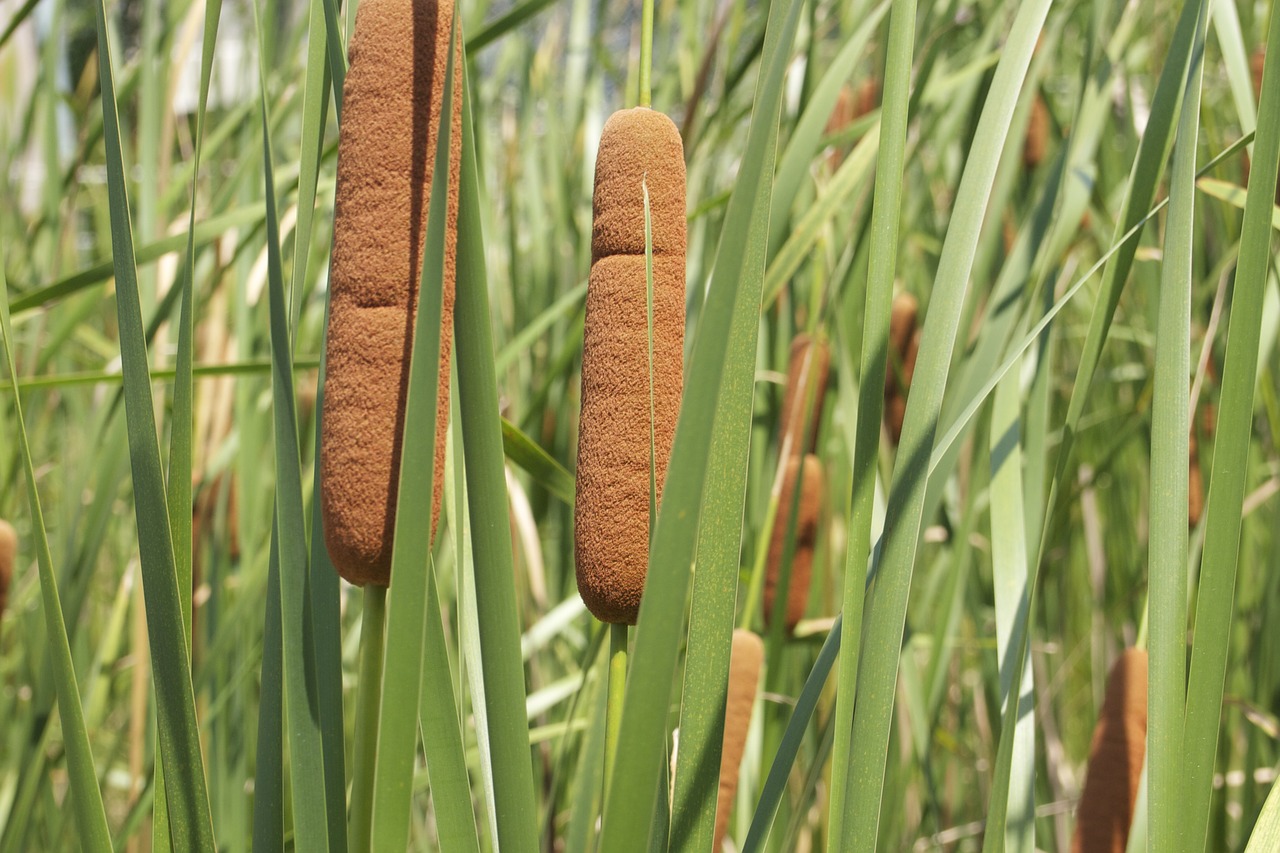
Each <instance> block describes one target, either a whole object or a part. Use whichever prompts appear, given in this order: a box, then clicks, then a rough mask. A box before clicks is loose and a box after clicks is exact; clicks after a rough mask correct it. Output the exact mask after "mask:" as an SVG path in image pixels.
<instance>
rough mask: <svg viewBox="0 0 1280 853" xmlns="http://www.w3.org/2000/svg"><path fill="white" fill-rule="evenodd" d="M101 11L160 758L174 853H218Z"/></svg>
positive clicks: (110, 183) (110, 180)
mask: <svg viewBox="0 0 1280 853" xmlns="http://www.w3.org/2000/svg"><path fill="white" fill-rule="evenodd" d="M95 12H96V14H97V29H98V74H99V80H100V83H101V87H102V114H103V139H104V141H105V143H106V154H107V193H108V197H109V203H110V212H111V213H110V218H111V244H112V259H113V261H112V262H113V266H114V270H115V279H116V314H117V321H118V323H119V329H120V356H121V361H122V367H123V373H124V400H125V417H126V420H127V422H128V431H129V459H130V462H131V463H132V466H133V491H134V512H135V517H136V521H137V528H138V542H139V547H140V550H141V559H142V578H143V584H142V585H143V592H144V594H145V598H146V609H147V634H148V640H149V644H150V648H151V659H152V665H153V667H154V671H155V691H156V714H157V722H158V737H159V739H160V760H161V761H162V762H163V764H164V772H165V777H166V778H167V779H168V780H169V781H170V782H171V785H169V786H167V790H170V791H171V792H172V796H171V797H170V798H169V826H170V836H171V838H172V840H173V844H174V847H175V848H178V849H183V850H202V851H204V850H213V849H214V848H215V845H214V840H213V822H212V818H211V816H210V813H209V796H208V792H207V789H206V783H205V775H204V759H203V757H202V754H201V751H200V736H199V731H198V728H197V723H196V711H195V695H194V693H193V691H192V688H191V668H190V663H189V656H190V653H189V644H188V643H187V640H186V631H185V630H184V628H183V618H182V601H181V596H180V594H179V590H178V579H177V570H176V564H175V562H174V549H173V538H172V531H171V530H170V528H169V520H168V519H169V516H168V508H167V501H166V494H165V483H164V473H163V469H162V467H161V463H160V445H159V441H158V438H157V433H156V419H155V407H154V401H153V398H152V394H151V378H150V373H149V368H148V360H147V349H146V342H145V340H144V334H143V326H142V305H141V301H140V297H139V293H138V271H137V267H136V265H135V262H134V254H133V230H132V224H131V220H130V214H129V198H128V190H127V184H126V177H125V169H124V158H123V153H122V151H121V145H120V120H119V114H118V112H117V108H116V100H115V87H114V85H113V77H112V73H113V72H112V66H111V46H110V38H109V37H108V33H107V13H106V7H105V4H104V2H102V0H99V2H98V3H96V4H95ZM175 638H177V639H175Z"/></svg>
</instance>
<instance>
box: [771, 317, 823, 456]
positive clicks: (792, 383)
mask: <svg viewBox="0 0 1280 853" xmlns="http://www.w3.org/2000/svg"><path fill="white" fill-rule="evenodd" d="M830 370H831V348H830V347H829V346H828V345H827V342H826V340H825V339H824V338H822V337H819V338H817V339H816V340H815V339H812V338H810V337H809V336H808V335H805V334H800V335H796V337H795V339H794V340H793V341H792V342H791V355H790V358H789V359H788V360H787V384H786V386H785V387H784V389H783V392H782V434H781V436H780V438H779V441H780V442H781V443H782V444H786V441H787V437H788V436H790V437H791V454H790V455H792V456H802V455H804V454H805V453H807V452H808V451H809V449H810V448H812V447H813V446H814V444H815V443H816V442H817V440H818V422H819V421H821V420H822V403H823V400H824V399H825V397H826V393H827V375H828V373H829V372H830ZM806 403H808V408H805V404H806ZM806 424H807V425H808V426H807V429H806Z"/></svg>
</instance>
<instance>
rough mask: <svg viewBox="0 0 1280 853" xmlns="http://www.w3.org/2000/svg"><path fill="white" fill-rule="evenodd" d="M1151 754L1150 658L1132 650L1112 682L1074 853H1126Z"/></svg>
mask: <svg viewBox="0 0 1280 853" xmlns="http://www.w3.org/2000/svg"><path fill="white" fill-rule="evenodd" d="M1146 749H1147V653H1146V651H1144V650H1142V649H1126V650H1125V651H1124V653H1123V654H1121V655H1120V659H1119V660H1117V661H1116V662H1115V665H1114V666H1113V667H1112V668H1111V675H1109V676H1108V677H1107V695H1106V697H1105V698H1104V699H1103V701H1102V711H1101V712H1100V713H1099V714H1098V725H1097V727H1096V728H1095V729H1094V730H1093V743H1092V745H1091V746H1090V747H1089V769H1088V770H1087V771H1086V776H1085V780H1084V793H1083V794H1082V795H1081V797H1080V806H1079V808H1078V809H1077V810H1076V832H1075V836H1074V838H1073V839H1072V841H1071V851H1072V853H1123V851H1124V849H1125V844H1126V842H1127V840H1128V837H1129V824H1130V823H1131V822H1132V821H1133V804H1134V801H1135V800H1136V799H1137V796H1138V783H1139V781H1140V780H1141V778H1142V762H1143V758H1144V757H1145V755H1146Z"/></svg>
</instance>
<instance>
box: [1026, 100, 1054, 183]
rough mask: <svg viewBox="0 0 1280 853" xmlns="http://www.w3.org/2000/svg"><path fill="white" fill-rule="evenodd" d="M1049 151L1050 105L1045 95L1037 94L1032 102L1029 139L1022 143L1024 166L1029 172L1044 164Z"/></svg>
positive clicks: (1028, 127) (1028, 130)
mask: <svg viewBox="0 0 1280 853" xmlns="http://www.w3.org/2000/svg"><path fill="white" fill-rule="evenodd" d="M1048 151H1049V105H1048V104H1046V103H1045V101H1044V95H1041V94H1038V93H1037V94H1036V99H1035V100H1034V101H1032V102H1031V117H1030V120H1029V121H1028V122H1027V138H1026V139H1025V140H1023V143H1022V165H1023V166H1024V167H1026V168H1027V169H1028V170H1031V169H1034V168H1035V167H1037V166H1039V165H1040V164H1041V163H1042V162H1044V156H1045V154H1046V153H1047V152H1048Z"/></svg>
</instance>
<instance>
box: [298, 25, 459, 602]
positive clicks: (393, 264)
mask: <svg viewBox="0 0 1280 853" xmlns="http://www.w3.org/2000/svg"><path fill="white" fill-rule="evenodd" d="M452 19H453V4H451V3H447V2H437V0H363V2H361V4H360V8H359V10H358V11H357V12H356V23H355V28H354V32H353V34H352V37H351V48H350V54H351V56H350V59H351V62H350V68H349V70H348V72H347V78H346V84H345V86H344V88H343V112H342V126H341V130H340V136H339V142H338V184H337V191H336V199H335V207H334V226H333V257H332V261H331V266H330V314H329V331H328V337H327V341H328V343H327V352H326V357H327V372H326V377H325V387H324V404H323V413H322V429H321V450H320V466H321V509H322V512H323V521H324V536H325V544H326V546H327V547H328V550H329V556H330V558H331V559H332V560H333V564H334V566H335V567H336V568H337V570H338V573H339V574H340V575H342V577H344V578H346V579H347V580H348V581H350V582H351V583H354V584H361V585H363V584H366V583H372V584H377V585H379V586H386V585H387V584H388V583H389V582H390V578H391V541H392V531H393V529H394V525H395V508H396V484H397V483H398V477H399V469H400V450H401V444H402V440H403V435H402V431H403V420H404V409H405V395H406V386H407V382H408V378H409V358H410V353H411V349H412V337H413V322H414V314H415V312H416V309H417V293H418V282H419V280H420V277H421V271H422V263H423V258H422V252H423V242H424V240H425V237H426V229H427V208H428V205H429V199H430V194H431V180H432V171H433V167H434V163H435V147H436V138H437V136H438V129H439V123H440V111H441V109H442V106H443V102H444V85H445V74H446V68H447V63H448V58H449V56H448V42H449V33H450V28H451V26H452ZM459 48H460V43H459ZM457 56H458V59H459V60H460V59H461V50H460V49H459V50H458V52H457ZM454 81H455V86H454V91H453V104H454V111H453V127H452V131H451V133H450V151H449V166H450V168H449V171H450V175H449V203H448V212H447V217H446V236H445V247H446V248H445V257H444V301H443V305H442V312H443V313H442V318H441V326H440V374H439V389H438V396H437V419H436V435H435V464H434V486H435V491H434V494H435V499H434V502H433V512H432V517H431V525H432V530H433V531H434V529H435V524H436V520H437V519H438V517H439V512H440V503H441V498H442V496H443V485H444V449H445V431H446V429H447V428H448V425H449V351H450V346H451V344H452V338H453V300H454V252H455V245H456V241H457V215H458V201H457V199H458V194H457V187H458V180H459V167H460V164H461V154H462V110H461V109H460V104H461V103H462V75H461V74H460V73H455V75H454ZM433 262H435V263H439V260H433ZM422 473H424V474H425V473H426V472H422ZM424 521H425V519H424Z"/></svg>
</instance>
